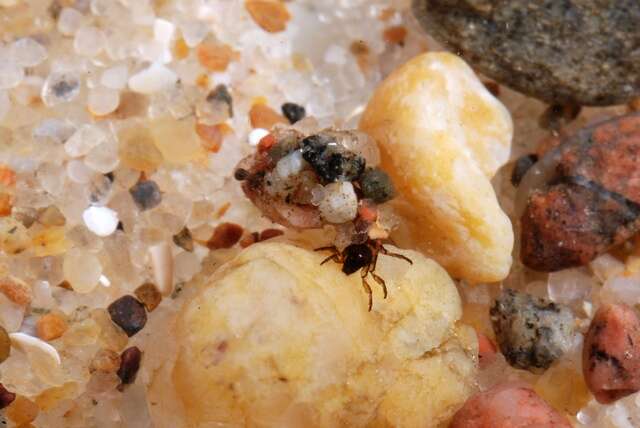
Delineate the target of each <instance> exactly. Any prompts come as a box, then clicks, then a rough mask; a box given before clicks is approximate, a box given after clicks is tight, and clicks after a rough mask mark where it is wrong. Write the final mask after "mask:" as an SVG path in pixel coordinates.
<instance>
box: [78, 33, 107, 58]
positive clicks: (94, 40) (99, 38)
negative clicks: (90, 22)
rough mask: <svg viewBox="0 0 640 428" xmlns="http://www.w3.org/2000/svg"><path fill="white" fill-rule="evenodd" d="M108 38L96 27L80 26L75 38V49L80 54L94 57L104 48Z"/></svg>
mask: <svg viewBox="0 0 640 428" xmlns="http://www.w3.org/2000/svg"><path fill="white" fill-rule="evenodd" d="M105 44H106V40H105V38H104V34H102V31H100V30H98V29H97V28H96V27H91V26H89V27H82V28H80V29H79V30H78V31H77V32H76V35H75V38H74V39H73V49H75V51H76V53H77V54H78V55H82V56H88V57H93V56H96V55H98V54H99V53H100V52H102V50H103V49H104V47H105Z"/></svg>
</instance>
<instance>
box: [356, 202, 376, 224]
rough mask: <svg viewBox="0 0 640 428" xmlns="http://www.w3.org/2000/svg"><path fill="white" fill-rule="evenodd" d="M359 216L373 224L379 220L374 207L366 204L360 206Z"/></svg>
mask: <svg viewBox="0 0 640 428" xmlns="http://www.w3.org/2000/svg"><path fill="white" fill-rule="evenodd" d="M358 214H359V215H360V218H362V219H363V220H364V221H366V222H367V223H373V222H375V221H376V220H377V219H378V210H377V209H376V207H375V206H374V205H371V204H368V203H366V202H363V203H361V204H360V205H359V206H358Z"/></svg>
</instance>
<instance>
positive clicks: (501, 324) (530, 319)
mask: <svg viewBox="0 0 640 428" xmlns="http://www.w3.org/2000/svg"><path fill="white" fill-rule="evenodd" d="M490 314H491V323H492V325H493V331H494V332H495V334H496V339H497V341H498V346H499V347H500V351H501V352H502V354H503V355H504V357H505V358H506V360H507V362H508V363H509V364H511V365H512V366H513V367H516V368H519V369H524V370H529V371H531V372H540V371H543V370H545V369H547V368H548V367H549V366H550V365H551V364H552V363H553V362H554V361H555V360H557V359H558V358H559V357H560V356H562V354H564V353H565V352H566V350H567V349H568V348H569V347H570V346H571V342H572V337H573V333H574V324H575V321H574V317H573V314H572V313H571V310H570V309H568V308H566V307H564V306H561V305H558V304H555V303H553V302H550V301H548V300H545V299H540V298H537V297H534V296H531V295H529V294H526V293H523V292H520V291H516V290H511V289H506V290H503V291H502V293H501V294H500V296H498V298H497V299H496V301H495V303H494V305H493V306H492V307H491V311H490Z"/></svg>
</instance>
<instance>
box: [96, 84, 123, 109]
mask: <svg viewBox="0 0 640 428" xmlns="http://www.w3.org/2000/svg"><path fill="white" fill-rule="evenodd" d="M119 104H120V92H118V91H117V90H115V89H110V88H105V87H102V86H98V87H96V88H93V89H91V90H90V91H89V99H88V107H89V110H90V111H91V113H93V114H95V115H96V116H104V115H107V114H109V113H112V112H113V111H115V109H117V108H118V105H119Z"/></svg>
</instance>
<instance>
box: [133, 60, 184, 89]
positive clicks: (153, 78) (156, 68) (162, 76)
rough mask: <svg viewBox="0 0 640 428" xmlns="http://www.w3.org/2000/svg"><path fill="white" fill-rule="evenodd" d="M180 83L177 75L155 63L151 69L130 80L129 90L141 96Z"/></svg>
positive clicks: (146, 69) (137, 74)
mask: <svg viewBox="0 0 640 428" xmlns="http://www.w3.org/2000/svg"><path fill="white" fill-rule="evenodd" d="M177 81H178V76H177V75H176V73H174V72H173V71H171V70H170V69H168V68H167V67H165V66H164V65H162V64H159V63H153V64H152V65H151V66H150V67H148V68H145V69H144V70H142V71H140V72H138V73H136V74H134V75H133V76H131V77H130V78H129V89H131V90H132V91H134V92H139V93H141V94H153V93H155V92H158V91H161V90H162V89H165V88H167V87H169V86H171V85H173V84H174V83H176V82H177Z"/></svg>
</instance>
